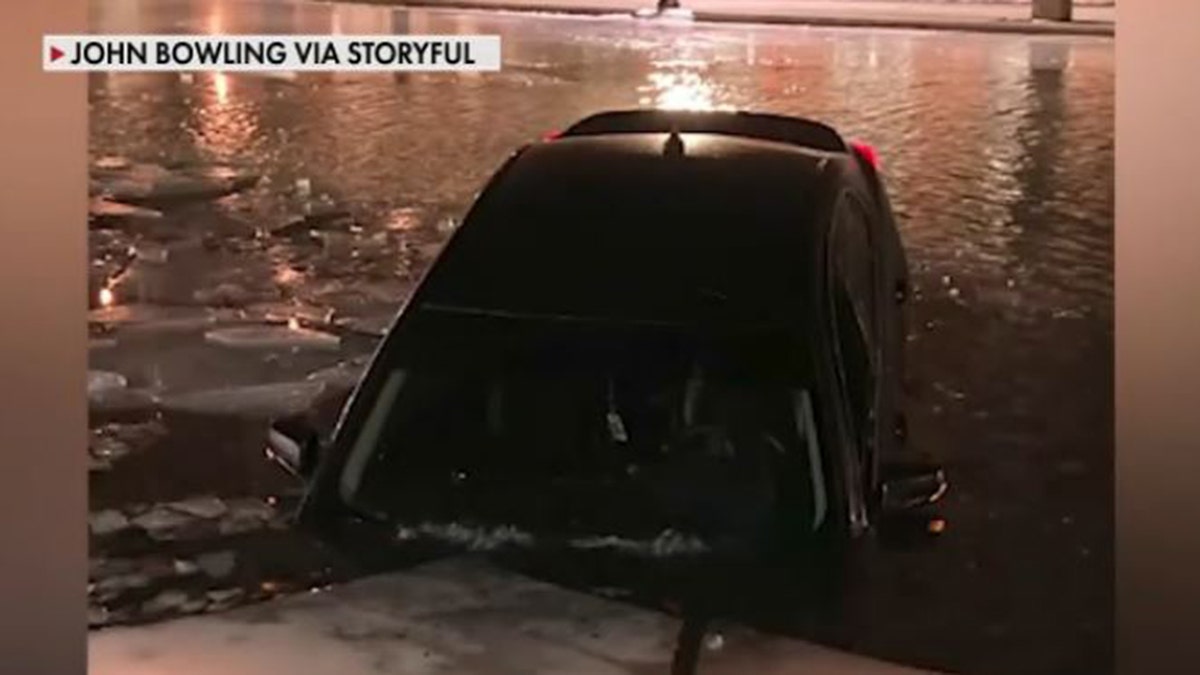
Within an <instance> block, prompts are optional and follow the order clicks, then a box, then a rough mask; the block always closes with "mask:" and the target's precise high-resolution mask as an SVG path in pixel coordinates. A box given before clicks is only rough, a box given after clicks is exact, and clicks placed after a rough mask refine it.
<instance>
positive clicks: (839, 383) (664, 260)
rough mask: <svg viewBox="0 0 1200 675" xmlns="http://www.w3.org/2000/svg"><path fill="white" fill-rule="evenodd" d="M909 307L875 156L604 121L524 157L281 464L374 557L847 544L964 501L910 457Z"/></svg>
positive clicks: (304, 511)
mask: <svg viewBox="0 0 1200 675" xmlns="http://www.w3.org/2000/svg"><path fill="white" fill-rule="evenodd" d="M906 289H907V266H906V262H905V257H904V252H903V249H902V246H901V241H900V237H899V234H898V232H897V229H896V226H895V223H894V221H893V216H892V212H891V209H890V207H889V204H888V199H887V196H886V194H885V190H884V186H883V184H882V182H881V180H880V176H879V166H878V163H877V160H876V158H875V154H874V152H873V151H872V150H871V148H870V147H869V146H866V145H862V144H853V143H847V142H846V141H845V140H843V138H842V137H841V136H840V135H839V134H838V133H837V132H836V131H834V130H833V129H831V128H830V127H828V126H825V125H823V124H819V123H816V122H812V121H808V120H804V119H795V118H788V117H780V116H771V115H761V114H748V113H718V112H667V111H626V112H608V113H602V114H598V115H595V116H592V117H588V118H586V119H584V120H582V121H580V122H578V123H577V124H575V125H574V126H572V127H570V128H568V129H566V130H565V131H563V132H561V133H556V134H553V135H550V136H547V137H546V138H545V139H543V140H542V141H540V142H537V143H533V144H530V145H528V146H526V147H523V148H521V149H520V150H519V151H518V152H516V153H515V154H514V155H513V156H512V157H511V158H510V159H509V160H508V162H507V163H506V164H505V165H504V166H503V167H502V168H501V169H500V170H499V171H498V172H497V173H496V174H495V176H494V177H493V178H492V179H491V181H490V182H489V184H488V185H487V186H486V188H485V189H484V190H483V192H482V193H481V194H480V196H479V198H478V200H477V201H476V203H475V204H474V206H473V208H472V209H471V210H470V212H469V214H468V216H467V217H466V218H465V220H464V222H463V223H462V225H461V226H460V227H459V229H458V230H457V231H456V232H455V233H454V235H453V236H452V238H451V239H450V241H449V242H448V244H447V245H446V246H445V248H444V250H443V251H442V253H441V254H440V256H439V257H438V259H437V260H436V261H435V263H434V264H433V266H432V267H431V268H430V270H429V271H428V273H427V274H426V275H425V277H424V278H423V280H422V281H421V283H420V284H419V286H418V287H417V289H416V291H415V292H414V293H413V295H412V296H411V298H410V299H409V301H408V302H407V304H406V305H405V306H404V307H403V308H402V310H401V311H400V312H399V314H398V316H397V318H396V320H395V322H394V324H393V326H392V328H391V330H390V331H389V333H388V335H387V336H386V338H385V339H384V341H383V342H382V344H381V346H380V347H379V349H378V351H377V352H376V354H375V357H374V359H373V362H372V364H371V366H370V368H369V370H368V371H367V373H366V374H365V376H364V377H363V379H362V381H361V382H360V383H359V385H358V387H357V389H356V391H355V393H354V394H353V395H352V397H351V399H350V401H349V402H348V403H347V405H346V407H345V409H344V410H343V412H342V415H341V418H340V421H339V423H338V424H337V426H336V429H335V430H334V432H333V433H332V434H331V435H329V437H324V436H321V435H318V434H317V433H315V432H314V431H312V430H311V428H310V427H307V426H305V425H303V424H297V423H296V421H295V420H293V421H291V422H290V423H287V424H280V425H278V426H277V427H276V429H275V430H273V431H272V434H271V446H272V447H271V453H272V454H273V456H275V457H276V458H277V459H278V460H279V461H280V462H281V463H283V464H284V465H285V466H287V467H288V468H290V469H291V470H293V471H294V472H296V473H298V474H300V475H302V476H303V477H305V478H306V479H307V480H308V485H309V487H308V490H307V494H306V497H305V499H304V503H303V505H302V507H301V513H300V520H301V522H302V523H304V524H305V525H306V526H308V527H310V528H312V529H313V530H314V531H317V532H320V533H323V534H324V535H325V536H326V537H328V538H329V539H330V540H337V541H343V542H346V541H354V542H356V543H355V546H356V547H357V548H358V550H369V551H376V550H377V547H376V546H375V545H374V544H367V545H363V544H362V542H363V541H368V542H369V541H373V540H372V539H371V537H378V538H379V539H378V541H380V542H383V541H386V542H388V544H387V546H388V547H390V546H392V545H393V544H395V545H401V544H402V545H407V546H414V547H416V546H418V545H419V544H420V543H421V542H426V543H428V542H431V541H433V540H438V542H439V543H436V544H433V543H431V544H429V545H430V546H435V545H436V546H441V545H445V546H450V545H457V546H463V545H466V546H468V547H474V548H476V549H487V550H500V549H504V550H538V551H541V552H543V553H546V552H548V551H549V552H551V553H546V555H549V556H551V557H554V556H569V557H570V559H571V560H572V561H574V562H572V566H568V567H571V569H576V570H577V569H583V568H588V569H593V568H594V565H592V563H590V562H586V561H590V560H594V559H596V558H597V557H598V556H606V555H607V556H615V557H622V556H624V557H626V558H629V557H632V558H637V557H638V556H641V557H642V558H655V557H657V558H660V559H661V558H670V557H678V556H683V555H691V554H693V553H695V554H697V555H698V554H699V553H702V552H707V553H709V554H712V555H714V556H716V557H718V558H720V557H721V556H722V555H725V554H727V555H725V557H724V558H722V559H725V560H733V559H738V560H749V559H758V558H772V559H790V558H788V556H790V555H792V554H795V553H797V552H800V554H801V555H804V552H813V551H843V552H844V551H845V550H849V549H853V548H854V547H855V545H856V543H857V542H861V541H864V540H868V539H871V537H868V536H864V535H868V534H870V533H871V532H873V531H874V530H876V529H878V528H876V527H874V526H876V525H879V526H881V527H883V528H884V529H886V527H889V526H891V524H892V523H905V524H906V525H905V526H906V527H908V526H909V525H911V523H913V522H918V523H921V525H919V527H923V526H924V525H923V523H925V522H926V521H927V520H928V516H929V515H930V514H929V512H928V509H929V508H930V506H931V505H932V504H933V503H934V502H936V501H937V500H938V499H939V498H940V497H941V495H942V493H943V492H944V491H945V489H946V482H945V479H944V477H943V473H942V471H941V470H940V468H939V467H937V466H936V465H934V464H932V463H929V462H928V461H925V460H924V459H923V458H922V457H920V456H919V455H917V454H916V453H915V452H914V451H912V450H910V449H908V448H907V446H906V444H905V443H904V434H903V433H902V430H903V427H904V424H903V410H902V405H901V403H902V394H903V389H902V384H901V380H902V375H903V372H902V364H901V361H902V353H903V343H904V335H905V328H904V320H903V308H904V303H905V299H906ZM897 527H898V526H897ZM470 532H474V533H475V534H473V535H472V534H467V533H470ZM364 533H367V534H364ZM371 533H374V534H371ZM363 537H366V539H363ZM380 546H381V547H382V546H383V544H380ZM839 559H840V558H839ZM579 561H585V562H582V563H580V562H579ZM564 569H565V568H564Z"/></svg>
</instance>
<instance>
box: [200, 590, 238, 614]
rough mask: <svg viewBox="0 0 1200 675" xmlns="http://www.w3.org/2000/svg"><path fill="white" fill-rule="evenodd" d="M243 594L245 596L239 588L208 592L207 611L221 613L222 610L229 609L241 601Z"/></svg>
mask: <svg viewBox="0 0 1200 675" xmlns="http://www.w3.org/2000/svg"><path fill="white" fill-rule="evenodd" d="M245 594H246V591H244V590H242V589H240V588H227V589H222V590H216V591H209V592H208V593H207V596H208V600H209V604H208V606H207V609H208V611H212V612H218V611H221V610H224V609H229V608H230V607H232V606H234V605H235V604H237V601H238V600H241V599H242V597H243V596H245Z"/></svg>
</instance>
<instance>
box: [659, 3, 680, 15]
mask: <svg viewBox="0 0 1200 675" xmlns="http://www.w3.org/2000/svg"><path fill="white" fill-rule="evenodd" d="M668 9H679V0H658V12H659V14H661V13H663V12H665V11H667V10H668Z"/></svg>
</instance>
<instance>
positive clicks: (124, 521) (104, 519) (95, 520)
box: [88, 509, 130, 537]
mask: <svg viewBox="0 0 1200 675" xmlns="http://www.w3.org/2000/svg"><path fill="white" fill-rule="evenodd" d="M129 525H130V523H129V519H128V518H126V517H125V514H123V513H121V512H120V511H117V510H116V509H105V510H103V511H98V512H96V513H93V514H90V515H89V516H88V529H90V530H91V532H92V534H94V535H96V536H98V537H102V536H104V535H107V534H113V533H114V532H120V531H122V530H125V529H127V528H128V527H129Z"/></svg>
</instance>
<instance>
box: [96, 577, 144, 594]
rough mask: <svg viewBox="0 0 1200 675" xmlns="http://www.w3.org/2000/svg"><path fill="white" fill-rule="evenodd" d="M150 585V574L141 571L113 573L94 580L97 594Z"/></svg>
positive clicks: (119, 591)
mask: <svg viewBox="0 0 1200 675" xmlns="http://www.w3.org/2000/svg"><path fill="white" fill-rule="evenodd" d="M149 585H150V576H149V575H146V574H142V573H141V572H131V573H129V574H115V575H113V576H111V577H105V578H104V579H101V580H100V581H97V582H96V585H95V591H96V593H97V594H101V595H104V594H113V593H117V594H119V593H121V592H122V591H126V590H129V589H131V588H145V587H147V586H149Z"/></svg>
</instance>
